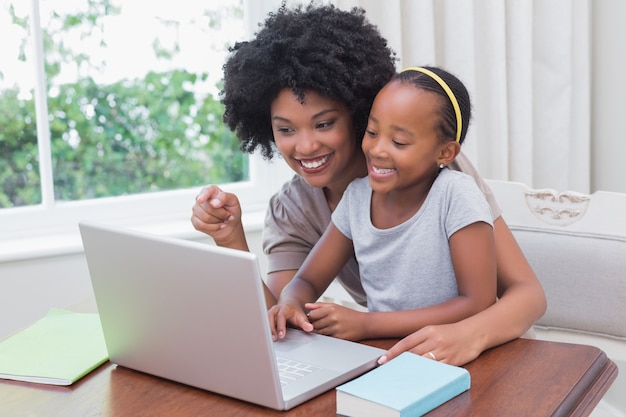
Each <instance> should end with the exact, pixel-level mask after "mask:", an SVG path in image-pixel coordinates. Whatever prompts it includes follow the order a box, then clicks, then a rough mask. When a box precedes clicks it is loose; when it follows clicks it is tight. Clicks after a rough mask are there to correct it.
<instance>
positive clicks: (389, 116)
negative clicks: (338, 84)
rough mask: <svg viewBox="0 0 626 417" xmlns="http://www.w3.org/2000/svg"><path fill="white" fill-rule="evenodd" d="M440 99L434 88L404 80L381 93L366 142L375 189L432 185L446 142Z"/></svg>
mask: <svg viewBox="0 0 626 417" xmlns="http://www.w3.org/2000/svg"><path fill="white" fill-rule="evenodd" d="M440 100H441V98H440V97H439V96H437V95H436V94H434V93H432V92H428V91H424V90H421V89H419V88H417V87H415V86H414V85H412V84H409V83H403V82H400V81H393V82H391V83H389V84H387V85H386V86H385V87H383V89H382V90H381V91H380V92H379V93H378V95H377V96H376V99H375V100H374V103H373V105H372V110H371V112H370V117H369V121H368V125H367V130H366V132H365V136H364V138H363V144H362V148H363V153H364V154H365V158H366V160H367V167H368V174H369V178H370V183H371V185H372V189H373V190H374V191H378V192H383V193H390V192H392V191H401V190H406V189H407V188H412V187H415V186H422V185H423V184H428V186H430V184H431V183H432V181H433V180H434V178H435V177H436V176H437V173H438V170H439V164H440V163H441V159H440V157H441V149H442V147H444V146H445V145H444V142H442V141H441V140H440V135H439V131H438V126H439V122H440V117H441V115H440V110H441V101H440ZM425 181H428V182H427V183H426V182H425Z"/></svg>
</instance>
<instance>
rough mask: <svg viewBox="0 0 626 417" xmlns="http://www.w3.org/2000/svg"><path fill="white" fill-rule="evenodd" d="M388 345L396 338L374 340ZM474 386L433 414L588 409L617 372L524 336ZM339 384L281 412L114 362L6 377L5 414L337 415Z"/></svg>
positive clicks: (490, 357)
mask: <svg viewBox="0 0 626 417" xmlns="http://www.w3.org/2000/svg"><path fill="white" fill-rule="evenodd" d="M367 343H368V344H372V345H375V346H378V347H382V348H388V347H390V346H391V345H392V344H393V343H394V341H393V340H378V341H370V342H367ZM465 368H467V370H468V371H469V372H470V375H471V387H470V389H469V391H466V392H465V393H463V394H461V395H459V396H458V397H456V398H454V399H452V400H450V401H448V402H447V403H445V404H443V405H442V406H440V407H438V408H436V409H435V410H433V411H431V412H430V413H428V414H427V416H428V417H434V416H480V417H489V416H499V417H500V416H506V417H514V416H523V417H532V416H537V417H545V416H587V415H589V414H590V413H591V411H592V410H593V408H594V407H595V406H596V405H597V403H598V402H599V401H600V399H601V398H602V396H603V395H604V393H605V392H606V391H607V390H608V389H609V386H610V385H611V383H612V382H613V381H614V380H615V378H616V377H617V366H616V365H615V363H613V362H612V361H611V360H609V359H608V358H607V357H606V355H605V354H604V352H602V351H601V350H600V349H598V348H595V347H592V346H586V345H575V344H566V343H557V342H547V341H539V340H530V339H517V340H514V341H512V342H509V343H506V344H504V345H502V346H499V347H497V348H494V349H491V350H488V351H486V352H484V353H483V354H482V355H481V356H480V357H479V358H478V359H476V360H475V361H473V362H471V363H469V364H468V365H466V366H465ZM335 409H336V407H335V391H334V390H331V391H328V392H326V393H324V394H322V395H320V396H319V397H317V398H315V399H313V400H310V401H308V402H306V403H304V404H302V405H300V406H298V407H296V408H294V409H292V410H290V411H287V412H279V411H274V410H270V409H267V408H263V407H259V406H255V405H252V404H248V403H245V402H242V401H238V400H234V399H230V398H227V397H224V396H220V395H215V394H212V393H209V392H206V391H202V390H199V389H195V388H191V387H188V386H185V385H182V384H178V383H175V382H170V381H167V380H164V379H160V378H156V377H153V376H150V375H146V374H142V373H139V372H135V371H132V370H129V369H126V368H123V367H117V366H116V365H113V364H111V363H109V362H107V363H105V364H104V365H102V366H101V367H99V368H98V369H97V370H95V371H94V372H92V373H91V374H89V375H88V376H86V377H85V378H83V379H81V380H80V381H78V382H77V383H75V384H74V385H72V386H70V387H58V386H51V385H39V384H29V383H24V382H16V381H8V380H0V416H3V417H5V416H6V417H39V416H41V417H61V416H63V417H73V416H77V417H78V416H80V417H86V416H106V417H122V416H124V417H126V416H132V417H140V416H151V417H152V416H168V417H183V416H194V417H199V416H219V417H231V416H232V417H234V416H241V417H243V416H277V415H282V416H303V417H304V416H306V417H322V416H335V415H336V413H335Z"/></svg>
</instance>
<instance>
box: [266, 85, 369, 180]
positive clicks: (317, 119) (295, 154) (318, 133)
mask: <svg viewBox="0 0 626 417" xmlns="http://www.w3.org/2000/svg"><path fill="white" fill-rule="evenodd" d="M270 111H271V122H272V130H273V133H274V142H275V143H276V147H277V149H278V151H279V152H280V153H281V155H282V156H283V158H284V159H285V161H286V162H287V164H288V165H289V166H290V167H291V169H293V170H294V171H295V172H296V173H297V174H299V175H300V176H302V178H304V180H305V181H306V182H307V183H309V184H310V185H311V186H313V187H319V188H323V187H332V186H333V184H343V183H344V182H346V180H347V181H348V182H349V181H351V180H352V179H354V178H356V174H355V172H359V171H360V170H361V169H362V166H363V165H362V160H363V155H362V152H361V149H360V147H359V146H358V145H357V141H356V138H355V132H354V127H353V122H352V117H351V116H350V113H349V111H348V108H347V106H345V105H344V104H343V103H339V102H336V101H333V100H331V99H329V98H327V97H324V96H322V95H320V94H318V93H316V92H314V91H307V92H306V93H305V96H304V102H302V103H301V102H300V100H299V99H298V97H297V96H296V95H295V94H294V93H293V92H292V91H291V89H288V88H287V89H284V90H282V91H281V92H280V93H279V94H278V96H277V97H276V99H274V101H273V102H272V105H271V108H270ZM346 185H347V183H346Z"/></svg>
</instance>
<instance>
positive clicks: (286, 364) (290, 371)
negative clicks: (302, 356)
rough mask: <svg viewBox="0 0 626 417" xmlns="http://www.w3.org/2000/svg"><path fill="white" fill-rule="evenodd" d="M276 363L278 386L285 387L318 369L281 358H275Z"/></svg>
mask: <svg viewBox="0 0 626 417" xmlns="http://www.w3.org/2000/svg"><path fill="white" fill-rule="evenodd" d="M276 361H277V363H278V374H279V376H280V385H287V384H289V383H290V382H293V381H297V380H298V379H300V378H302V377H303V376H306V375H309V374H311V373H312V372H315V371H317V370H318V369H320V368H319V367H318V366H315V365H311V364H308V363H304V362H298V361H294V360H292V359H286V358H281V357H278V358H276Z"/></svg>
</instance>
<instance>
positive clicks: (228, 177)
mask: <svg viewBox="0 0 626 417" xmlns="http://www.w3.org/2000/svg"><path fill="white" fill-rule="evenodd" d="M109 3H110V2H109V1H108V0H102V1H100V2H95V1H90V2H89V5H90V9H89V10H92V12H91V13H80V14H76V15H74V16H58V19H59V21H61V22H62V25H61V26H60V27H61V29H58V30H69V29H72V28H82V29H81V30H83V31H85V30H86V29H85V28H87V29H89V30H91V28H93V27H96V26H97V25H98V18H99V16H100V15H99V13H102V9H101V8H97V7H96V8H94V7H93V6H94V4H96V5H100V6H102V5H105V6H108V8H105V9H106V10H107V12H111V10H113V9H111V6H110V4H109ZM13 21H14V24H19V25H22V26H23V27H24V28H25V30H26V28H27V26H26V22H24V19H20V18H18V17H17V16H14V19H13ZM45 30H46V29H44V43H49V44H50V45H48V46H47V47H46V48H50V50H51V51H55V54H47V56H46V76H47V77H48V78H49V79H51V78H54V77H56V75H57V74H58V73H59V68H60V65H61V62H63V61H65V62H67V61H68V60H75V61H80V60H86V61H88V60H89V57H85V56H84V55H82V54H75V53H73V52H72V50H71V48H68V47H67V46H64V45H62V44H61V45H56V46H55V45H54V42H53V41H54V39H55V37H54V33H49V32H45ZM160 53H161V54H162V53H163V51H162V50H161V51H160ZM16 59H17V58H16ZM0 76H1V73H0ZM207 77H208V73H199V74H198V73H191V72H188V71H187V70H185V69H175V70H170V71H165V72H148V73H147V74H145V76H144V77H142V78H141V77H140V78H137V79H123V80H120V81H117V82H114V83H108V84H102V83H100V84H99V83H96V82H95V81H94V80H93V79H92V78H91V77H89V76H86V77H85V76H84V77H79V78H78V79H77V81H76V82H72V83H64V84H56V86H55V87H54V88H48V89H49V92H48V101H47V105H48V113H49V114H48V120H49V123H50V134H51V150H52V166H53V177H54V194H55V199H57V200H64V201H70V200H82V199H89V198H98V197H108V196H118V195H123V194H133V193H141V192H150V191H158V190H169V189H177V188H187V187H193V186H198V185H201V184H205V183H208V182H212V183H224V182H234V181H241V180H246V179H247V178H248V158H247V156H245V155H244V154H243V153H242V152H240V151H239V143H238V141H237V139H236V137H235V136H234V134H233V133H232V132H231V131H230V130H229V129H228V128H227V127H226V126H225V125H224V124H223V123H222V113H223V108H222V105H221V103H220V102H219V100H217V99H215V98H214V97H213V96H212V95H211V94H209V93H206V94H204V95H199V94H198V91H201V88H200V87H201V86H203V85H204V86H205V84H206V81H207ZM205 89H206V87H205ZM32 96H33V94H32V92H31V94H26V95H24V94H23V92H21V93H20V91H19V88H18V87H17V86H16V87H15V88H8V89H4V90H0V207H15V206H26V205H34V204H39V203H41V192H40V179H39V172H38V170H39V162H38V150H37V131H36V123H35V120H34V117H35V110H34V108H35V105H34V100H33V98H32Z"/></svg>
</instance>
